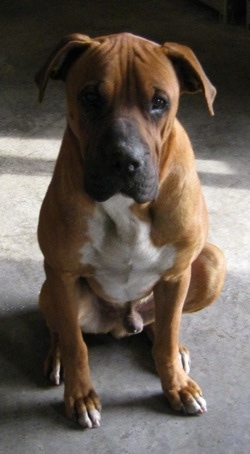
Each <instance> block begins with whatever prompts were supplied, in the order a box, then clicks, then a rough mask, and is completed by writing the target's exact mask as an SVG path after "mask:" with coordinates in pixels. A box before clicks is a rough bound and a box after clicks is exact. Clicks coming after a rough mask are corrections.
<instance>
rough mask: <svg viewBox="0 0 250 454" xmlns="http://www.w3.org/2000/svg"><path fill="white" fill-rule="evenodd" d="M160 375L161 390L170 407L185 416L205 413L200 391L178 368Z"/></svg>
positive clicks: (204, 403)
mask: <svg viewBox="0 0 250 454" xmlns="http://www.w3.org/2000/svg"><path fill="white" fill-rule="evenodd" d="M160 375H161V381H162V388H163V391H164V394H165V396H166V397H167V399H168V401H169V403H170V405H171V407H172V408H173V410H175V411H181V412H183V413H184V414H186V415H202V414H203V413H205V412H206V411H207V404H206V401H205V399H204V398H203V396H202V392H201V389H200V388H199V386H198V385H197V383H196V382H195V381H194V380H192V379H191V378H190V377H188V375H187V374H186V373H185V372H184V370H183V369H180V368H179V367H177V368H174V369H172V371H171V373H170V372H167V373H166V371H165V372H164V373H163V374H160Z"/></svg>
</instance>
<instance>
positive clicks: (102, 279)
mask: <svg viewBox="0 0 250 454" xmlns="http://www.w3.org/2000/svg"><path fill="white" fill-rule="evenodd" d="M132 203H133V200H132V199H128V198H125V197H123V196H121V195H117V196H114V197H112V198H111V199H109V200H108V201H107V202H103V203H99V204H97V205H96V209H95V213H94V216H93V217H92V218H91V220H90V221H89V225H88V227H89V235H90V237H91V242H90V243H87V244H85V246H84V247H83V249H82V251H81V252H82V257H83V262H84V264H89V265H92V266H93V267H94V269H95V280H96V281H97V282H98V283H99V284H100V285H101V287H102V290H103V292H104V293H105V295H107V296H108V297H109V298H110V299H111V300H112V301H114V302H116V303H120V304H122V303H125V302H127V301H133V300H136V299H138V298H142V297H143V296H144V295H146V294H147V292H149V291H150V290H151V289H152V287H153V286H154V284H155V283H156V282H157V281H158V280H159V278H160V276H161V275H162V273H163V272H164V271H166V270H167V269H169V268H170V267H171V266H172V265H173V264H174V261H175V255H176V253H175V248H174V247H173V246H171V245H170V246H169V245H168V246H162V247H160V248H157V247H155V246H154V245H153V244H152V241H151V239H150V224H148V223H146V222H142V221H141V220H140V219H138V218H137V217H136V216H135V215H134V214H133V213H132V212H131V210H130V209H129V207H130V205H132Z"/></svg>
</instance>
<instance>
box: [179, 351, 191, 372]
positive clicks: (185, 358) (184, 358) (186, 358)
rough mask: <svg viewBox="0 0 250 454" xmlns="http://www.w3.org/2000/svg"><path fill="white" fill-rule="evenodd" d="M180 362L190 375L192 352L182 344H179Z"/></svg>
mask: <svg viewBox="0 0 250 454" xmlns="http://www.w3.org/2000/svg"><path fill="white" fill-rule="evenodd" d="M179 362H180V364H181V366H182V368H183V370H184V371H185V372H186V374H188V375H189V373H190V366H191V359H190V353H189V350H188V349H187V348H186V347H184V345H181V344H180V345H179Z"/></svg>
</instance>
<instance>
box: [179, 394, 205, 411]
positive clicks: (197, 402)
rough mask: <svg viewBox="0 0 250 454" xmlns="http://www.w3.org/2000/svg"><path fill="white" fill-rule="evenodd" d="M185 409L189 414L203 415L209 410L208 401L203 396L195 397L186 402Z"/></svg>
mask: <svg viewBox="0 0 250 454" xmlns="http://www.w3.org/2000/svg"><path fill="white" fill-rule="evenodd" d="M183 411H184V413H186V414H188V415H202V414H203V413H206V411H207V403H206V401H205V399H203V397H201V396H198V397H196V398H194V397H193V398H192V399H190V401H188V402H185V405H183Z"/></svg>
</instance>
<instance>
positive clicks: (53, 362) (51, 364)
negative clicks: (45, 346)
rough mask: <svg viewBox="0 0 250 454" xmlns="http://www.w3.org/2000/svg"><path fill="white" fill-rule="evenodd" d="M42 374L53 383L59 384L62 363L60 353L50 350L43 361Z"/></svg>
mask: <svg viewBox="0 0 250 454" xmlns="http://www.w3.org/2000/svg"><path fill="white" fill-rule="evenodd" d="M44 375H45V377H49V379H50V381H51V383H52V384H53V385H56V386H58V385H60V383H61V376H62V364H61V359H60V354H56V355H54V354H52V352H51V351H50V352H49V354H48V356H47V358H46V360H45V363H44Z"/></svg>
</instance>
